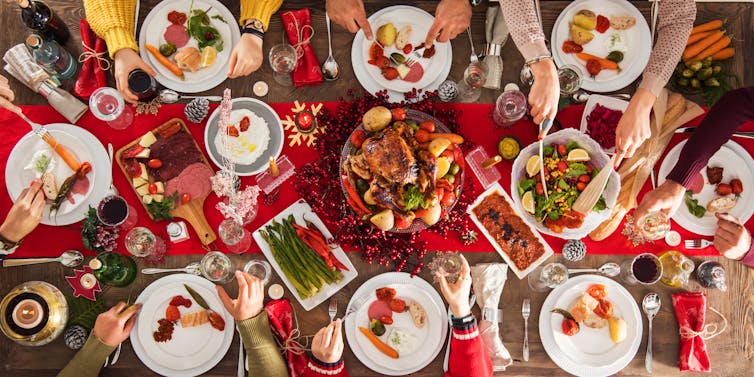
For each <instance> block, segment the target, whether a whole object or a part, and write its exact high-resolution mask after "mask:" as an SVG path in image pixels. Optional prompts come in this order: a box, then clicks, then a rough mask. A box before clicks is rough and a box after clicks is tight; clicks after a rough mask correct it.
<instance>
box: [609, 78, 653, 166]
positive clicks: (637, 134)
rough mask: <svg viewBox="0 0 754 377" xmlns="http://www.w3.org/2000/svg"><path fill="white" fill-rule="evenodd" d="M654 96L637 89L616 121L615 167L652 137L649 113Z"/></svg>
mask: <svg viewBox="0 0 754 377" xmlns="http://www.w3.org/2000/svg"><path fill="white" fill-rule="evenodd" d="M655 98H656V97H655V95H654V94H652V92H650V91H649V90H647V89H644V88H639V90H637V91H636V94H634V96H633V97H631V101H629V102H628V108H626V111H624V112H623V116H622V117H621V118H620V121H618V127H617V128H616V129H615V153H616V154H617V155H618V156H617V157H616V159H615V167H618V166H620V163H621V162H622V161H623V159H624V158H631V157H633V155H634V152H636V149H638V148H639V147H640V146H641V144H642V143H643V142H644V140H646V139H648V138H649V137H650V136H652V130H651V129H650V128H649V113H650V112H651V111H652V105H654V103H655Z"/></svg>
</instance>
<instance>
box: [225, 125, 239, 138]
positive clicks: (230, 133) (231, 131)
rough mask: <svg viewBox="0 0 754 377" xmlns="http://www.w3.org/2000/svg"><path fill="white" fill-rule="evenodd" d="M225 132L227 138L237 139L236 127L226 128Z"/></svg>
mask: <svg viewBox="0 0 754 377" xmlns="http://www.w3.org/2000/svg"><path fill="white" fill-rule="evenodd" d="M226 132H227V133H228V136H231V137H238V128H236V126H230V127H228V129H227V131H226Z"/></svg>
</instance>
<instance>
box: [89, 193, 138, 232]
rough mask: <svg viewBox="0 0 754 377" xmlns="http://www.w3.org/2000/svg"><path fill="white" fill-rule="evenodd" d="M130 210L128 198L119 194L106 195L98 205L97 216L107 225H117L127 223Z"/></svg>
mask: <svg viewBox="0 0 754 377" xmlns="http://www.w3.org/2000/svg"><path fill="white" fill-rule="evenodd" d="M130 212H131V211H130V208H129V206H128V203H126V199H123V197H121V196H119V195H109V196H106V197H105V198H104V199H102V200H100V202H99V205H97V218H98V219H99V221H101V222H102V223H103V224H105V225H107V226H113V227H115V226H118V225H121V224H123V223H125V222H126V219H128V215H129V213H130ZM134 223H135V221H134Z"/></svg>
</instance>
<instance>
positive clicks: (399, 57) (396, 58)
mask: <svg viewBox="0 0 754 377" xmlns="http://www.w3.org/2000/svg"><path fill="white" fill-rule="evenodd" d="M390 60H392V61H393V62H394V63H395V64H398V65H400V64H403V63H405V62H406V57H405V56H403V54H400V53H397V52H394V53H392V54H390Z"/></svg>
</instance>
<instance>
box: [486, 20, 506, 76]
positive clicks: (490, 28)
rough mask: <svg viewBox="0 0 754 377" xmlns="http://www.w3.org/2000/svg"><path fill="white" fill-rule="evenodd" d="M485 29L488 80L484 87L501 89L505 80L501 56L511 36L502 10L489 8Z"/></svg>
mask: <svg viewBox="0 0 754 377" xmlns="http://www.w3.org/2000/svg"><path fill="white" fill-rule="evenodd" d="M484 29H485V34H486V37H487V48H486V51H485V55H484V62H485V63H487V79H486V80H485V81H484V87H485V88H488V89H500V85H501V80H502V78H503V59H502V58H501V57H500V54H501V52H502V50H503V46H504V45H505V42H506V41H507V40H508V34H509V32H508V24H506V23H505V18H503V11H502V8H500V7H490V8H487V19H486V20H485V21H484Z"/></svg>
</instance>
